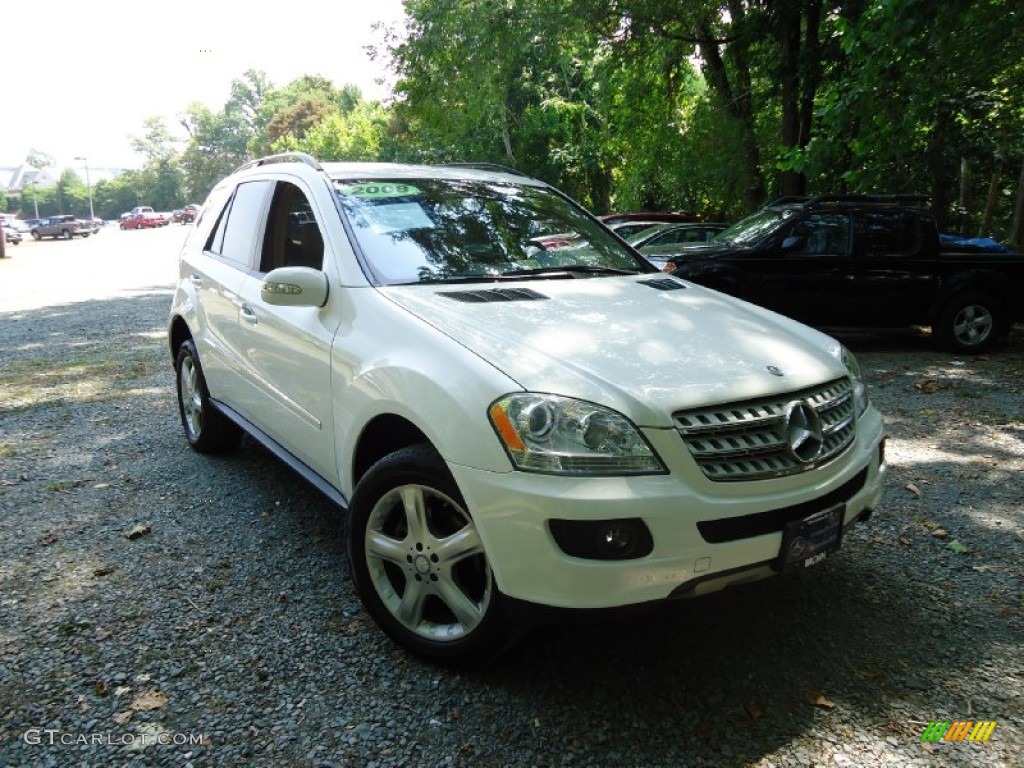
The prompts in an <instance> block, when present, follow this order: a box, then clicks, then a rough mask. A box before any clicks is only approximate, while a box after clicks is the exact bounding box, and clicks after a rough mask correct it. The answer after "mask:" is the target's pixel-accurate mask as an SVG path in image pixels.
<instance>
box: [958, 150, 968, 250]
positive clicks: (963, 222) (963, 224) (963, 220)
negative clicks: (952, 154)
mask: <svg viewBox="0 0 1024 768" xmlns="http://www.w3.org/2000/svg"><path fill="white" fill-rule="evenodd" d="M958 207H959V209H960V210H959V211H957V213H959V214H960V234H961V235H962V236H964V237H970V233H971V163H970V161H969V160H968V159H967V158H966V157H961V158H960V202H959V205H958Z"/></svg>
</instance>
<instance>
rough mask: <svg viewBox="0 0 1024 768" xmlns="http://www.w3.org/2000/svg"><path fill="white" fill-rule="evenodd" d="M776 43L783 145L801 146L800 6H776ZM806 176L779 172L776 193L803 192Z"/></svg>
mask: <svg viewBox="0 0 1024 768" xmlns="http://www.w3.org/2000/svg"><path fill="white" fill-rule="evenodd" d="M776 13H777V15H776V19H775V24H776V36H777V40H776V43H777V45H778V46H779V77H780V79H781V80H782V136H781V138H782V147H783V151H785V150H795V149H797V148H799V147H800V127H801V120H800V118H801V115H800V102H801V99H800V9H799V7H797V6H796V5H795V4H793V3H792V2H789V1H788V0H784V1H783V2H781V3H779V4H778V5H777V12H776ZM806 191H807V178H806V177H805V176H804V174H803V173H801V172H800V171H795V170H792V169H786V170H783V171H782V173H780V174H779V194H782V195H802V194H804V192H806Z"/></svg>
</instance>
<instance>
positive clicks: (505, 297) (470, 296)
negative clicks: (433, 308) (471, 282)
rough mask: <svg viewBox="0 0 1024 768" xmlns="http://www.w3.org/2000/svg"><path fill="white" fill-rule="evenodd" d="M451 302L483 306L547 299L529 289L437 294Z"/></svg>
mask: <svg viewBox="0 0 1024 768" xmlns="http://www.w3.org/2000/svg"><path fill="white" fill-rule="evenodd" d="M437 295H438V296H444V297H445V298H446V299H451V300H452V301H463V302H466V303H468V304H483V303H485V302H490V301H539V300H540V299H546V298H548V297H547V296H545V295H544V294H543V293H537V292H536V291H533V290H530V289H529V288H494V289H491V290H486V291H445V292H440V293H438V294H437Z"/></svg>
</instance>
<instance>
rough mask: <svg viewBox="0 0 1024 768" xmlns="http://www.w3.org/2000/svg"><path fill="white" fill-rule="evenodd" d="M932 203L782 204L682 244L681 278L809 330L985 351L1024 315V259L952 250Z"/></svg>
mask: <svg viewBox="0 0 1024 768" xmlns="http://www.w3.org/2000/svg"><path fill="white" fill-rule="evenodd" d="M927 201H928V198H927V197H924V196H921V195H825V196H819V197H810V198H804V197H787V198H781V199H779V200H776V201H774V202H772V203H769V204H768V205H766V206H765V207H764V208H762V209H761V210H760V211H758V212H757V213H754V214H753V215H751V216H749V217H747V218H746V219H743V220H742V221H740V222H739V223H737V224H734V225H733V226H731V227H729V228H728V229H727V230H725V231H724V232H722V233H720V234H719V235H717V236H715V238H714V239H713V240H712V241H711V242H710V243H703V244H698V245H693V246H689V247H684V249H683V250H682V252H681V253H679V254H677V255H675V256H674V257H673V265H674V270H673V274H674V275H676V276H678V277H682V278H685V279H687V280H692V281H693V282H696V283H700V284H701V285H704V286H707V287H709V288H714V289H716V290H720V291H723V292H725V293H729V294H731V295H733V296H737V297H739V298H741V299H746V300H748V301H751V302H753V303H755V304H759V305H761V306H763V307H767V308H768V309H772V310H775V311H776V312H779V313H781V314H783V315H787V316H789V317H792V318H794V319H796V320H800V321H803V322H805V323H809V324H811V325H816V326H819V327H827V328H842V327H856V328H900V327H910V326H918V325H921V326H931V327H932V330H933V333H934V335H935V337H936V339H937V340H939V341H940V342H941V343H943V344H944V345H945V346H947V347H949V348H951V349H954V350H956V351H959V352H964V353H973V352H983V351H985V350H987V349H989V348H990V347H991V346H992V345H993V344H994V343H996V342H997V341H998V340H999V338H1000V337H1001V336H1003V335H1005V334H1006V332H1008V331H1009V329H1010V326H1011V325H1012V324H1013V322H1014V321H1016V320H1020V319H1022V315H1024V312H1022V309H1024V302H1020V301H1019V299H1018V298H1017V297H1019V296H1020V294H1021V291H1022V289H1024V260H1022V259H1021V257H1020V256H1019V255H1018V254H1015V253H1012V252H1009V251H1004V252H982V251H979V250H978V249H976V248H968V247H964V246H960V245H953V246H945V245H942V244H941V243H940V239H939V232H938V229H937V227H936V224H935V219H934V218H933V216H932V214H931V213H930V211H929V210H928V209H927V207H926V205H927ZM673 265H670V266H669V267H668V269H672V266H673Z"/></svg>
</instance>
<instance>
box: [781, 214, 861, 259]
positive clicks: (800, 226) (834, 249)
mask: <svg viewBox="0 0 1024 768" xmlns="http://www.w3.org/2000/svg"><path fill="white" fill-rule="evenodd" d="M790 235H791V236H793V237H799V238H800V239H801V240H802V241H803V243H802V245H800V246H798V247H796V248H794V249H793V250H791V251H790V253H803V254H805V255H807V256H821V255H845V254H847V253H849V251H850V217H849V216H847V215H846V214H844V213H812V214H810V215H809V216H808V217H807V218H806V219H804V220H803V221H799V222H797V223H796V224H794V225H793V229H792V230H791V231H790Z"/></svg>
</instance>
